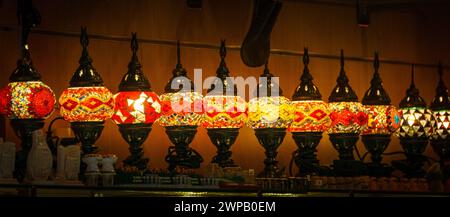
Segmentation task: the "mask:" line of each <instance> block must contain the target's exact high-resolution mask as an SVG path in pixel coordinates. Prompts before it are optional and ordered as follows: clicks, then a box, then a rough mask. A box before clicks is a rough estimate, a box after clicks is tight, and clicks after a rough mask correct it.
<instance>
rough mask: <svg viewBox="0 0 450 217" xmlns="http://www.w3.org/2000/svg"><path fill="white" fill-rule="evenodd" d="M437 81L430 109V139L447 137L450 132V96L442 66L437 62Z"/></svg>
mask: <svg viewBox="0 0 450 217" xmlns="http://www.w3.org/2000/svg"><path fill="white" fill-rule="evenodd" d="M438 73H439V83H438V86H437V88H436V95H435V96H434V99H433V101H432V102H431V105H430V109H431V110H432V111H433V120H434V125H433V129H434V131H433V136H432V139H436V140H439V139H449V138H450V137H448V135H449V134H450V126H449V125H450V124H449V123H450V96H449V94H448V89H447V86H446V85H445V83H444V78H443V77H444V67H442V63H441V62H439V70H438Z"/></svg>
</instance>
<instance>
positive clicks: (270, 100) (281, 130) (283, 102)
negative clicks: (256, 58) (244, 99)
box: [247, 63, 294, 178]
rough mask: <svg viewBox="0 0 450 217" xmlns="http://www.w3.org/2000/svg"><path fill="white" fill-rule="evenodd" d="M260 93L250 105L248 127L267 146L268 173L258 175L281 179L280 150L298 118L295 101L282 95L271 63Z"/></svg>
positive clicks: (259, 88) (266, 163)
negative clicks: (295, 117) (271, 68)
mask: <svg viewBox="0 0 450 217" xmlns="http://www.w3.org/2000/svg"><path fill="white" fill-rule="evenodd" d="M259 80H260V83H259V84H258V86H257V89H256V94H254V96H256V97H254V98H252V99H251V100H250V101H249V103H248V121H247V126H249V127H250V128H252V129H254V130H255V135H256V137H257V138H258V141H259V143H260V144H261V145H262V146H263V147H264V149H265V154H266V159H265V160H264V164H265V167H264V171H262V172H261V173H260V174H259V175H258V176H259V177H266V178H275V177H281V176H282V175H283V174H282V173H283V171H280V170H279V169H278V161H276V157H277V154H278V152H277V150H278V148H279V147H280V145H281V143H282V142H283V140H284V137H285V135H286V129H287V128H288V127H289V126H290V125H291V123H292V120H293V118H294V113H293V107H292V104H291V101H290V100H289V99H288V98H286V97H284V96H283V95H282V90H281V88H280V87H279V84H278V83H277V82H278V81H276V80H277V79H275V77H274V76H273V75H272V74H271V73H270V72H269V69H268V66H267V63H266V64H265V67H264V73H263V74H262V75H261V76H260V79H259Z"/></svg>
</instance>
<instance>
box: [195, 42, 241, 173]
mask: <svg viewBox="0 0 450 217" xmlns="http://www.w3.org/2000/svg"><path fill="white" fill-rule="evenodd" d="M226 54H227V51H226V47H225V40H222V42H221V45H220V59H221V61H220V65H219V67H218V68H217V71H216V79H215V80H214V81H213V83H212V84H211V88H210V89H208V91H207V96H205V97H204V98H203V106H204V110H205V111H204V112H205V115H204V119H203V122H202V126H203V127H204V128H206V129H207V131H208V136H209V138H210V140H211V142H212V143H213V144H214V145H215V146H216V148H217V154H216V156H214V158H213V160H212V163H217V164H219V166H220V167H235V166H236V164H234V161H233V159H231V154H232V153H231V151H230V148H231V146H232V145H233V144H234V142H235V141H236V138H237V136H238V134H239V129H240V128H241V127H243V126H244V125H245V122H246V121H247V103H246V102H245V100H244V99H242V98H241V97H240V96H238V95H237V87H236V85H235V84H234V83H233V82H232V81H231V80H230V79H228V78H227V77H230V73H229V70H228V68H227V66H226V63H225V56H226Z"/></svg>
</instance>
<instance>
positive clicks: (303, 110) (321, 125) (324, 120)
mask: <svg viewBox="0 0 450 217" xmlns="http://www.w3.org/2000/svg"><path fill="white" fill-rule="evenodd" d="M292 106H293V109H294V114H295V117H294V120H293V122H292V124H291V126H290V127H289V131H290V132H324V131H326V130H327V129H328V128H329V127H330V125H331V119H330V110H329V107H328V104H327V103H325V102H324V101H322V100H309V101H292Z"/></svg>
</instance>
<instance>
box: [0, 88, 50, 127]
mask: <svg viewBox="0 0 450 217" xmlns="http://www.w3.org/2000/svg"><path fill="white" fill-rule="evenodd" d="M55 103H56V100H55V94H54V93H53V91H52V90H51V89H50V87H49V86H47V85H45V84H44V83H42V82H41V81H26V82H11V83H9V84H8V85H7V86H6V87H4V88H2V89H1V90H0V114H2V115H4V116H6V117H7V118H9V119H45V118H47V117H49V116H50V115H51V114H52V112H53V110H54V107H55Z"/></svg>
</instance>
